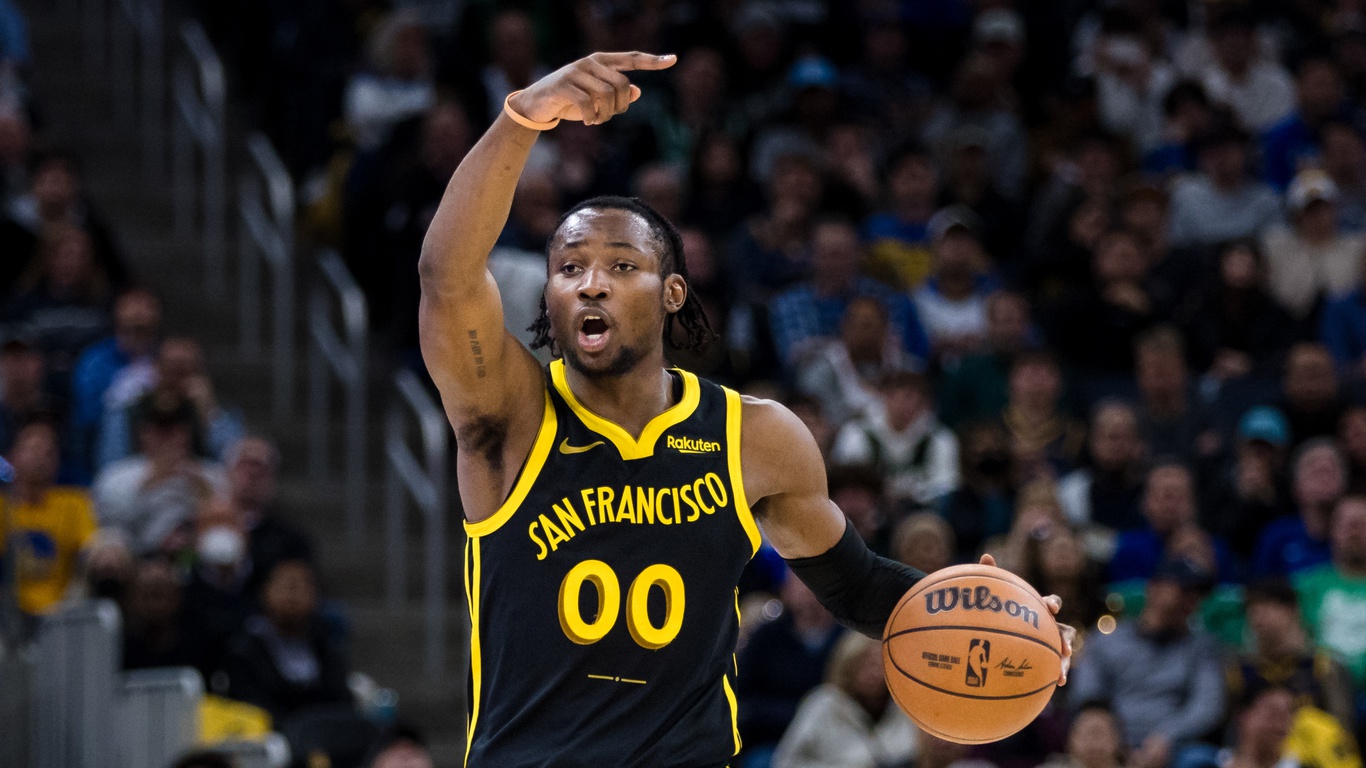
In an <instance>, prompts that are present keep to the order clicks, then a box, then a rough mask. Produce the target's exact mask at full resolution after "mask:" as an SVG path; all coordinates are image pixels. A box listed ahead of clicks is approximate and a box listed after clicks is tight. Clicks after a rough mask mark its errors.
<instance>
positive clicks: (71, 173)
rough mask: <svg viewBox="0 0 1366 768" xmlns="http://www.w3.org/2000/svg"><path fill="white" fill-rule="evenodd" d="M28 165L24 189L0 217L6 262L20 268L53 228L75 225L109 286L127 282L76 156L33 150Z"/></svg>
mask: <svg viewBox="0 0 1366 768" xmlns="http://www.w3.org/2000/svg"><path fill="white" fill-rule="evenodd" d="M29 168H30V170H29V188H28V193H27V194H25V195H23V196H21V197H19V198H18V199H16V200H15V201H14V202H13V203H12V204H11V205H10V207H9V210H8V211H7V212H6V213H7V214H8V216H7V218H5V219H0V252H3V253H5V254H7V255H8V257H7V259H6V260H7V261H8V260H9V259H14V261H13V262H11V263H17V264H18V265H20V266H19V267H18V273H22V272H23V271H24V269H26V268H27V267H28V266H29V265H31V264H32V262H33V261H34V260H35V259H36V258H37V257H38V255H39V251H40V246H41V245H42V243H43V241H44V240H46V239H48V238H50V237H51V236H52V235H53V234H54V231H55V230H59V229H62V228H68V227H69V228H75V229H77V230H80V231H82V232H84V233H86V235H88V236H89V238H90V255H91V257H92V259H93V261H94V266H95V267H97V268H98V269H99V271H100V272H101V273H102V274H103V275H104V276H105V277H106V278H107V279H108V280H109V281H110V282H111V283H112V284H113V285H114V286H120V285H123V284H124V283H125V282H127V280H128V270H127V267H126V260H125V259H124V257H123V255H122V254H121V253H120V251H119V250H118V248H117V247H116V246H115V245H114V240H113V237H112V236H111V235H110V233H109V229H108V227H107V226H106V225H105V223H104V220H103V218H102V217H100V216H99V215H98V214H97V213H96V212H95V211H94V209H93V208H92V207H91V205H90V202H89V201H88V200H87V199H86V195H85V191H84V189H83V188H82V182H81V178H80V171H79V168H78V164H77V162H76V158H75V157H73V156H72V155H69V154H66V153H64V152H45V153H41V154H38V155H36V156H35V157H34V158H33V159H32V162H31V163H30V164H29Z"/></svg>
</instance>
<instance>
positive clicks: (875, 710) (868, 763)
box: [773, 632, 916, 768]
mask: <svg viewBox="0 0 1366 768" xmlns="http://www.w3.org/2000/svg"><path fill="white" fill-rule="evenodd" d="M915 744H916V729H915V726H913V725H911V721H910V719H909V718H907V717H906V713H904V712H902V711H901V708H900V707H898V706H897V705H896V704H894V703H892V700H891V695H890V694H889V693H888V692H887V683H886V680H885V679H884V678H883V676H882V646H881V644H880V643H878V642H877V641H876V640H872V639H870V638H867V637H864V636H863V635H860V634H858V633H857V632H846V633H845V634H844V636H843V637H841V638H840V641H839V643H838V644H837V645H836V646H835V650H834V652H833V654H832V655H831V658H830V665H829V669H828V671H827V673H826V676H825V683H824V684H822V685H821V686H819V687H817V688H816V689H815V690H813V691H812V692H811V693H810V694H809V695H808V696H807V697H806V698H805V699H803V700H802V703H801V706H800V707H798V709H797V713H796V716H795V717H793V719H792V724H791V725H790V726H789V727H788V729H787V732H786V733H784V734H783V738H782V741H780V742H779V743H778V748H777V751H776V752H774V755H773V768H815V767H816V766H823V765H832V764H836V765H841V766H846V767H847V768H877V766H882V765H896V764H900V763H904V762H906V761H907V760H909V759H910V757H911V756H912V755H913V754H914V752H915Z"/></svg>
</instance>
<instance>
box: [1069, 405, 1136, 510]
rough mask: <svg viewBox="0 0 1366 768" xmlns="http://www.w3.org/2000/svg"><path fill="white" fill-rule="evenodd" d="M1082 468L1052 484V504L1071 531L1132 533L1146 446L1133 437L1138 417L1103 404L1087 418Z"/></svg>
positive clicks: (1125, 409)
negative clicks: (1082, 528)
mask: <svg viewBox="0 0 1366 768" xmlns="http://www.w3.org/2000/svg"><path fill="white" fill-rule="evenodd" d="M1087 458H1088V459H1089V461H1088V464H1087V466H1085V467H1082V468H1081V469H1077V470H1073V471H1072V472H1071V473H1069V474H1068V475H1066V476H1065V477H1063V478H1062V480H1061V481H1060V482H1059V483H1058V498H1059V500H1060V501H1061V502H1062V508H1063V512H1064V513H1065V514H1066V516H1067V520H1068V522H1069V523H1070V524H1071V525H1075V526H1099V527H1101V528H1105V529H1108V530H1110V531H1121V530H1126V529H1130V528H1137V527H1139V526H1141V525H1142V523H1143V518H1142V516H1141V515H1140V514H1139V497H1140V496H1141V495H1142V493H1143V475H1144V465H1145V463H1146V461H1147V459H1148V450H1147V446H1146V445H1144V443H1143V437H1142V436H1141V435H1140V434H1139V432H1138V414H1137V413H1136V412H1135V411H1134V408H1133V406H1131V405H1129V404H1128V403H1126V402H1124V401H1121V400H1105V401H1102V402H1101V403H1099V404H1098V405H1097V406H1096V407H1095V410H1094V411H1092V414H1091V428H1090V431H1089V433H1088V435H1087Z"/></svg>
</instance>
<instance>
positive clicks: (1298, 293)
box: [1263, 169, 1366, 320]
mask: <svg viewBox="0 0 1366 768" xmlns="http://www.w3.org/2000/svg"><path fill="white" fill-rule="evenodd" d="M1337 199H1338V188H1337V185H1336V184H1334V183H1333V180H1332V178H1330V177H1329V176H1328V174H1326V173H1324V172H1323V171H1320V170H1317V169H1311V170H1305V171H1300V172H1299V173H1298V174H1297V175H1296V176H1295V179H1294V181H1292V182H1291V183H1290V189H1289V190H1288V191H1287V192H1286V208H1287V209H1288V214H1289V219H1290V225H1289V226H1285V227H1276V228H1274V229H1272V230H1270V231H1268V232H1267V233H1266V235H1265V237H1264V239H1263V250H1264V251H1265V253H1266V262H1267V274H1268V278H1269V280H1268V282H1269V283H1270V289H1271V295H1272V296H1273V297H1275V298H1276V300H1277V301H1279V302H1280V303H1281V304H1282V305H1283V306H1284V307H1285V308H1286V310H1287V311H1289V312H1290V314H1291V316H1292V317H1293V318H1295V319H1297V320H1303V319H1305V318H1307V317H1308V316H1309V315H1310V313H1311V312H1312V311H1313V310H1314V308H1315V307H1316V306H1317V305H1318V303H1319V301H1320V300H1321V299H1325V298H1328V297H1331V296H1334V295H1337V294H1341V293H1344V292H1346V291H1349V290H1351V289H1352V288H1354V287H1355V286H1356V285H1357V283H1358V281H1359V280H1360V277H1361V265H1362V252H1363V249H1366V235H1361V234H1351V235H1349V234H1344V233H1343V232H1342V231H1341V230H1340V228H1339V227H1338V223H1337Z"/></svg>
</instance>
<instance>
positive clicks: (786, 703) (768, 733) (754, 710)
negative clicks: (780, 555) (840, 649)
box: [736, 573, 844, 765]
mask: <svg viewBox="0 0 1366 768" xmlns="http://www.w3.org/2000/svg"><path fill="white" fill-rule="evenodd" d="M780 597H781V599H782V606H783V610H782V613H780V614H779V615H778V617H777V618H775V619H773V620H772V621H769V622H766V623H764V624H762V625H761V626H760V627H759V628H758V629H756V630H754V634H753V635H752V636H751V637H750V640H749V643H748V644H747V645H746V646H745V647H744V650H742V651H741V652H740V656H739V661H738V664H739V669H740V673H739V675H738V677H737V679H738V681H739V684H738V685H739V687H738V689H737V691H736V693H737V695H738V696H739V699H740V702H741V704H740V713H739V718H740V719H739V727H740V737H741V738H742V739H743V740H744V744H745V754H746V758H745V764H746V765H749V764H750V763H751V761H755V762H757V763H758V764H764V765H766V764H767V761H766V760H765V759H763V757H762V755H766V754H772V752H773V749H774V747H776V746H777V745H778V740H779V739H780V738H782V735H783V731H784V730H785V729H786V728H787V726H788V723H791V722H792V717H793V715H795V714H796V713H797V705H798V704H800V703H801V700H802V697H803V696H805V695H806V694H807V692H808V691H810V690H811V689H812V688H815V687H816V686H817V685H820V683H821V679H822V678H823V677H824V675H825V669H826V666H827V664H828V663H829V660H830V653H831V651H833V650H834V648H835V643H836V642H838V641H839V639H840V636H841V635H842V634H843V633H844V630H843V628H842V627H841V626H840V625H839V624H838V623H836V622H835V618H834V617H833V616H831V615H830V612H829V611H827V610H825V608H824V607H823V606H822V605H821V604H820V603H819V602H818V601H817V600H816V597H815V595H813V594H812V593H811V590H810V589H808V588H807V586H806V585H805V584H803V583H802V581H801V579H798V578H795V577H793V576H792V574H791V573H788V574H787V578H785V579H784V580H783V585H782V591H781V593H780Z"/></svg>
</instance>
